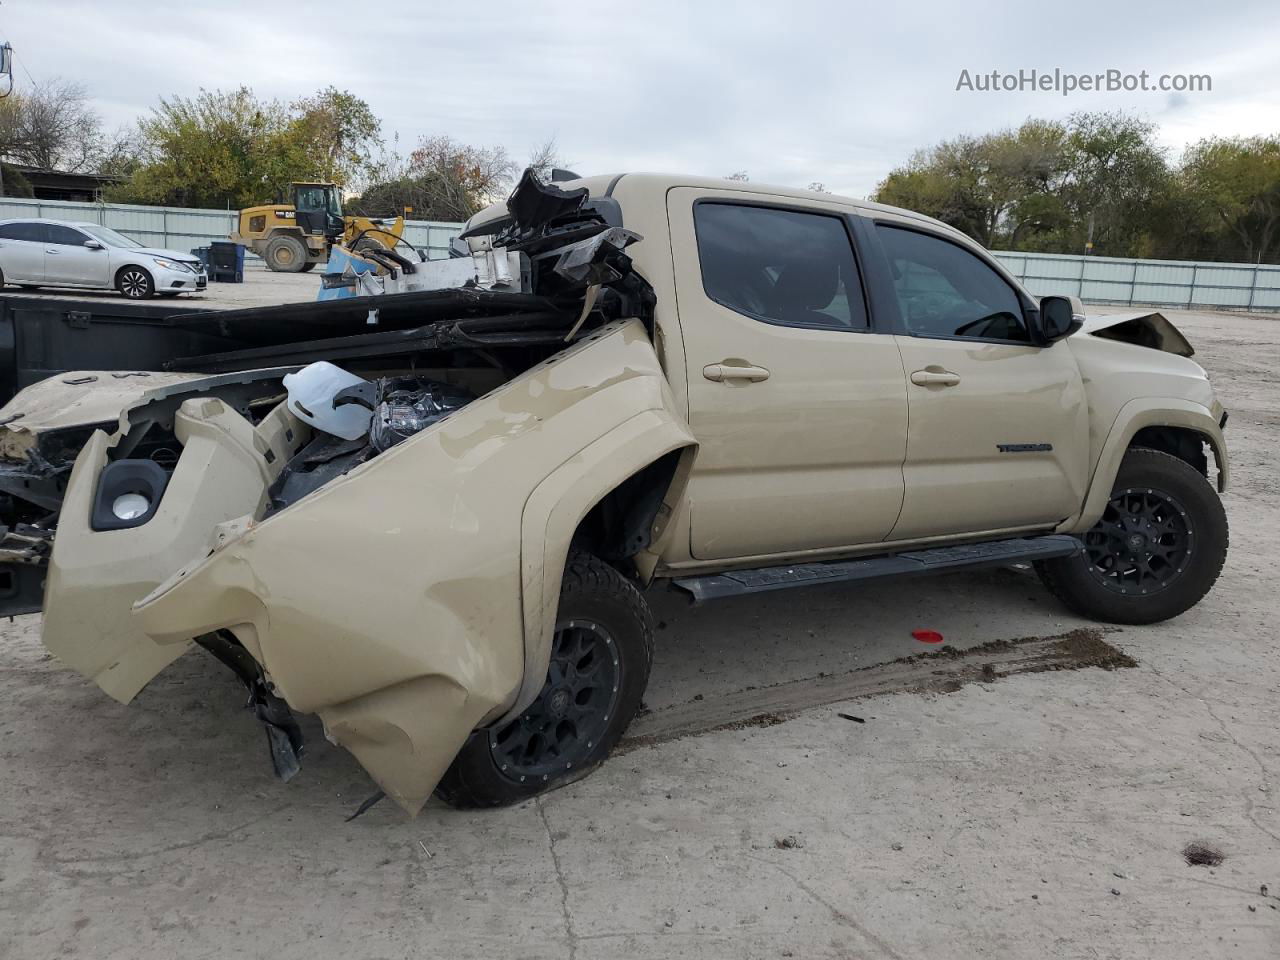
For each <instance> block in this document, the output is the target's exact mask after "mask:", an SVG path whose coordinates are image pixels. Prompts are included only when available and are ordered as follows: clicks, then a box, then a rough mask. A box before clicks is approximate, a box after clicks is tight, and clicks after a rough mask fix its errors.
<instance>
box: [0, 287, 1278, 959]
mask: <svg viewBox="0 0 1280 960" xmlns="http://www.w3.org/2000/svg"><path fill="white" fill-rule="evenodd" d="M1171 317H1172V318H1173V319H1174V321H1175V323H1178V324H1179V325H1180V326H1181V327H1182V328H1183V329H1184V330H1185V331H1186V332H1187V334H1188V335H1189V336H1190V338H1191V340H1192V342H1193V343H1194V344H1195V345H1196V347H1197V349H1198V351H1199V359H1200V360H1201V361H1202V362H1203V363H1204V364H1205V365H1206V366H1207V367H1208V368H1209V370H1210V371H1211V372H1212V374H1213V376H1214V381H1215V384H1216V385H1217V387H1218V389H1219V391H1220V392H1221V394H1222V396H1223V399H1224V402H1225V403H1226V405H1227V407H1228V408H1229V409H1230V410H1231V421H1230V425H1229V427H1228V438H1229V442H1230V444H1231V446H1232V453H1233V466H1234V485H1233V489H1232V491H1231V492H1230V493H1229V495H1228V496H1227V509H1228V513H1229V515H1230V518H1231V521H1232V549H1231V554H1230V557H1229V559H1228V562H1227V568H1226V571H1225V572H1224V575H1223V579H1222V581H1221V582H1220V583H1219V585H1218V587H1217V588H1216V589H1215V590H1214V591H1213V593H1212V594H1210V596H1209V597H1208V598H1207V599H1206V600H1205V601H1204V602H1203V603H1202V604H1200V605H1199V606H1198V607H1196V608H1195V609H1194V610H1192V611H1191V612H1189V613H1188V614H1186V615H1184V616H1183V617H1180V618H1178V619H1177V620H1175V621H1173V622H1171V623H1168V624H1164V625H1160V626H1155V627H1144V628H1128V627H1126V628H1123V629H1121V630H1117V631H1115V632H1113V633H1109V634H1108V635H1107V640H1108V642H1110V643H1112V644H1114V645H1115V646H1117V647H1120V648H1121V649H1123V650H1124V651H1125V652H1126V653H1128V654H1130V655H1131V656H1133V657H1134V658H1135V659H1136V660H1137V661H1138V666H1137V667H1136V668H1134V669H1128V670H1117V671H1113V672H1104V671H1101V670H1079V671H1069V672H1060V673H1046V674H1034V675H1020V676H1013V677H1008V678H1005V679H1002V680H1000V681H999V682H996V683H990V684H985V683H975V684H970V685H968V686H966V687H964V688H963V689H961V690H960V691H958V692H956V693H952V694H947V695H929V696H919V695H909V694H895V695H891V696H884V697H875V698H871V699H865V700H858V701H856V702H853V703H844V704H834V705H830V706H822V707H818V708H815V709H812V710H808V711H805V712H803V713H801V714H800V715H799V716H797V717H796V718H795V719H793V720H790V721H788V722H785V723H781V724H777V725H774V726H767V727H754V728H748V729H740V730H723V731H719V732H715V733H710V734H706V735H703V736H691V737H686V738H684V739H679V740H674V741H671V742H667V743H662V744H658V745H655V746H643V747H638V748H636V749H633V750H631V751H629V752H627V753H625V754H623V755H621V756H618V757H615V758H613V759H612V760H610V761H609V762H607V763H605V764H604V765H603V766H602V767H601V768H600V769H599V770H597V771H595V772H594V773H593V774H592V775H591V776H589V777H587V778H585V779H583V780H581V781H579V782H578V783H575V784H573V785H571V786H569V787H567V788H565V789H563V790H559V791H557V792H555V793H553V794H550V795H548V796H546V797H544V798H542V799H540V800H538V801H536V802H529V803H526V804H523V805H521V806H518V807H514V808H510V809H503V810H492V811H474V812H473V811H468V812H457V811H452V810H449V809H447V808H443V807H441V806H439V805H437V804H434V803H433V804H432V805H430V806H428V808H427V809H426V810H425V811H424V813H423V815H422V816H421V817H419V818H418V819H417V820H415V821H406V820H405V819H404V818H403V816H402V815H400V814H399V813H398V811H396V810H395V809H394V808H393V807H392V806H391V805H390V804H386V803H383V804H379V805H378V806H376V807H374V808H373V809H371V810H370V811H369V812H368V813H366V814H365V815H364V816H362V817H361V818H360V819H358V820H355V821H353V822H351V823H344V822H343V818H344V817H345V816H347V815H348V814H350V813H351V812H352V811H353V810H354V809H355V808H356V807H357V806H358V805H359V803H360V802H361V801H362V800H363V799H365V798H366V797H367V796H368V795H369V792H370V787H369V783H368V780H367V779H366V778H365V777H364V775H363V774H362V772H361V771H360V769H359V767H358V766H357V765H356V764H355V763H354V761H353V760H352V759H351V758H350V757H349V756H348V755H347V754H345V753H344V752H342V751H340V750H338V749H336V748H332V747H330V746H329V745H328V744H327V743H326V742H325V741H324V739H323V736H322V733H321V730H320V727H319V724H318V723H316V722H314V720H312V719H311V718H305V724H304V726H305V730H306V733H307V736H308V741H309V744H310V748H309V752H308V756H307V759H306V762H305V763H304V766H303V770H302V772H301V773H300V774H299V775H298V776H297V777H296V778H295V779H294V780H293V781H292V782H290V783H289V784H281V783H279V782H277V781H276V780H274V779H273V777H272V775H271V772H270V763H269V761H268V758H267V753H266V748H265V744H264V742H263V736H262V733H261V731H260V729H258V726H257V724H256V722H255V721H254V720H253V718H252V715H251V714H250V713H249V712H247V711H245V710H243V709H242V704H243V700H244V698H243V692H242V688H241V687H240V685H239V683H238V681H236V680H235V679H234V678H233V677H232V676H231V675H230V674H229V673H227V672H226V671H225V670H224V669H223V668H222V667H221V666H219V665H218V664H216V663H214V662H213V661H212V660H211V659H210V658H208V657H201V656H199V655H189V656H187V657H185V658H183V659H182V660H180V661H178V663H176V664H175V665H174V666H173V667H172V668H170V669H169V670H168V671H167V672H166V673H165V674H163V675H161V677H160V678H159V679H158V680H157V681H156V682H155V683H154V684H152V686H151V687H149V688H148V689H147V690H146V691H144V692H143V694H142V695H141V696H140V697H139V699H138V701H137V702H136V703H135V704H133V705H132V706H130V707H127V708H126V707H121V706H120V705H118V704H116V703H114V702H113V701H110V700H108V699H107V698H106V697H105V696H103V695H102V694H100V693H99V692H98V691H97V690H96V688H94V687H92V686H91V685H89V684H87V683H85V682H83V681H81V680H80V679H78V678H77V677H75V676H74V675H72V674H71V673H69V672H67V671H66V670H64V669H62V668H61V667H60V666H59V665H58V664H57V663H56V662H54V661H52V660H50V659H49V658H47V657H46V656H45V655H44V653H43V649H42V648H41V647H40V645H39V642H38V636H37V631H38V622H37V620H36V619H35V618H19V620H18V621H16V622H15V623H13V624H10V625H6V627H5V629H4V631H3V640H0V649H2V650H3V655H2V656H0V771H2V775H0V957H4V958H5V960H10V958H12V960H27V958H33V960H35V958H40V960H43V958H47V957H51V956H85V957H94V958H121V960H126V958H127V960H149V958H164V960H168V958H171V957H175V956H180V957H183V958H205V957H208V958H217V960H223V958H226V957H228V956H233V955H241V956H266V955H270V956H272V957H273V958H277V960H292V958H299V960H303V958H305V960H311V958H314V957H317V956H352V957H361V958H410V957H414V958H416V957H421V956H424V955H434V956H442V957H451V958H452V957H457V958H463V957H485V958H490V957H501V956H520V957H522V958H562V957H571V956H572V957H575V958H576V960H606V958H628V960H631V958H635V957H655V958H678V957H690V958H693V957H696V958H699V960H703V958H725V960H740V958H757V957H761V958H766V957H788V956H790V957H796V958H801V957H803V958H806V960H809V958H848V957H871V958H880V957H889V958H904V960H905V958H912V960H915V958H921V960H924V958H928V960H937V958H951V957H954V958H965V960H967V958H971V957H974V956H983V957H984V958H1008V960H1023V958H1027V957H1035V958H1037V960H1041V958H1118V960H1119V958H1123V960H1141V958H1152V960H1168V958H1173V957H1195V958H1197V960H1199V958H1228V957H1229V958H1267V960H1271V958H1274V957H1276V956H1278V955H1280V899H1277V897H1276V894H1277V893H1280V839H1277V838H1278V837H1280V798H1278V797H1277V784H1278V783H1280V742H1278V740H1277V736H1276V713H1275V711H1276V703H1277V691H1280V654H1278V653H1277V650H1276V634H1275V624H1276V622H1277V621H1278V620H1280V591H1278V590H1277V589H1276V565H1275V564H1276V561H1275V548H1274V545H1275V544H1276V543H1277V542H1280V473H1278V472H1277V469H1276V454H1275V451H1276V449H1277V448H1278V445H1280V373H1278V372H1277V371H1280V320H1277V319H1271V318H1261V317H1239V316H1231V317H1225V316H1211V315H1183V314H1180V313H1177V312H1173V313H1171ZM654 605H655V610H656V617H657V619H658V620H659V621H661V622H662V623H663V624H665V626H664V627H663V628H662V629H660V630H659V631H658V634H657V642H658V652H657V660H656V663H655V666H654V672H653V680H652V682H651V685H650V689H649V692H648V694H647V696H646V699H647V701H648V702H649V704H650V705H651V706H652V707H654V708H661V707H664V706H668V705H672V704H679V703H685V702H687V701H689V700H691V699H692V698H693V697H694V696H695V695H697V694H702V695H703V696H704V697H705V698H714V697H716V696H720V695H724V694H727V693H732V692H735V691H741V690H744V689H746V688H747V687H750V686H757V687H759V686H763V685H765V684H776V683H780V682H784V681H787V680H797V679H801V678H804V677H812V676H816V675H817V674H818V673H821V672H826V673H835V672H839V671H845V670H849V669H851V668H853V667H856V666H865V665H869V664H875V663H883V662H887V661H889V660H893V659H895V658H897V657H901V656H904V655H908V654H912V653H917V652H920V650H921V649H922V648H921V647H920V645H919V644H917V643H916V642H915V641H914V640H912V638H911V635H910V631H911V630H913V629H916V628H920V627H927V628H930V629H936V630H939V631H941V632H942V633H943V634H944V635H945V636H946V638H947V642H948V643H951V644H955V645H961V646H971V645H975V644H979V643H982V642H984V641H986V640H991V639H996V638H1013V637H1024V636H1049V635H1053V634H1059V633H1062V632H1064V631H1066V630H1070V629H1072V628H1074V627H1077V626H1081V625H1082V624H1081V622H1080V621H1079V620H1078V619H1076V618H1074V617H1072V616H1070V615H1069V614H1067V613H1066V612H1064V611H1063V610H1062V609H1061V608H1060V607H1058V606H1056V605H1055V604H1054V603H1053V601H1052V600H1051V599H1050V598H1049V597H1048V596H1047V594H1046V593H1045V591H1044V590H1043V589H1042V588H1041V587H1040V585H1039V584H1038V582H1037V581H1036V580H1035V579H1034V578H1032V577H1029V576H1026V575H1024V574H1020V573H1017V572H1013V571H990V572H986V573H978V574H971V575H966V576H952V577H947V578H945V579H941V580H937V581H932V582H926V581H913V582H911V583H901V584H884V585H879V586H877V587H874V588H868V587H862V588H858V587H823V588H815V589H814V590H812V591H807V592H805V593H803V594H795V595H792V596H788V595H786V594H779V595H775V596H773V597H756V598H743V599H742V600H740V601H726V602H725V603H724V605H722V606H717V605H715V604H711V605H708V606H706V607H703V608H697V609H690V608H688V607H686V606H684V605H683V604H681V603H680V602H678V601H677V600H676V599H675V598H672V597H668V596H656V597H654ZM838 712H850V713H853V714H856V715H858V716H860V717H863V718H864V719H865V720H866V722H865V723H863V724H856V723H850V722H848V721H847V720H843V719H840V718H839V717H838V716H837V713H838ZM787 836H794V837H796V838H798V840H799V841H801V843H802V845H801V846H796V847H792V848H789V849H779V848H777V847H776V846H775V840H776V839H777V838H779V837H787ZM1195 840H1201V841H1205V842H1209V843H1211V844H1213V845H1214V846H1216V847H1218V848H1219V849H1221V850H1222V852H1223V853H1224V854H1225V855H1226V860H1225V861H1224V862H1223V863H1222V864H1221V865H1220V866H1218V867H1213V868H1208V867H1193V866H1188V865H1187V864H1186V863H1185V862H1184V860H1183V858H1182V855H1181V851H1182V849H1183V848H1184V847H1185V846H1186V845H1187V844H1188V843H1190V842H1192V841H1195ZM420 844H422V845H425V846H426V848H427V849H429V850H430V851H431V853H432V856H430V857H428V856H427V855H426V854H425V853H424V852H423V850H422V848H421V846H420ZM1262 884H1266V885H1268V888H1269V890H1270V891H1272V892H1271V893H1269V894H1268V895H1267V896H1263V895H1262V893H1261V890H1260V887H1261V885H1262ZM1113 889H1114V890H1117V891H1119V893H1118V894H1114V893H1112V890H1113ZM1250 907H1252V908H1253V909H1252V910H1251V909H1250Z"/></svg>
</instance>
